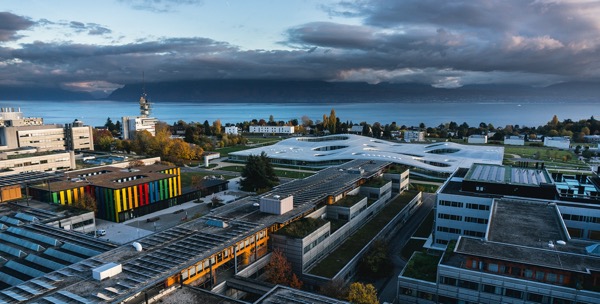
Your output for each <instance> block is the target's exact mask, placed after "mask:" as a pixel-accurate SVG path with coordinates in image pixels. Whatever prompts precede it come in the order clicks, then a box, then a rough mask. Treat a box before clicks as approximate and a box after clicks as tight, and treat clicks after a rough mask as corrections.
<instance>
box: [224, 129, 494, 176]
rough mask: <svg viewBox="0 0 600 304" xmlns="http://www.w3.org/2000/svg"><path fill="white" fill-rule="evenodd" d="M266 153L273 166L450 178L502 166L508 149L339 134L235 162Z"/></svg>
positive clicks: (240, 155) (285, 144)
mask: <svg viewBox="0 0 600 304" xmlns="http://www.w3.org/2000/svg"><path fill="white" fill-rule="evenodd" d="M262 152H265V153H266V154H267V156H268V157H269V158H270V159H271V161H272V163H273V164H282V165H291V166H302V167H313V168H323V167H328V166H332V165H337V164H340V163H344V162H347V161H349V160H353V159H370V160H382V161H389V162H394V163H398V164H402V165H406V166H409V167H410V168H411V173H417V174H418V173H421V174H423V175H428V176H440V177H442V176H448V174H450V173H452V172H454V171H455V170H456V169H457V168H470V167H471V165H472V164H474V163H484V164H497V165H501V164H502V159H503V157H504V148H503V147H496V146H487V145H486V146H473V145H461V144H457V143H452V142H439V143H432V144H409V143H399V142H390V141H385V140H381V139H375V138H371V137H365V136H360V135H351V134H339V135H330V136H323V137H295V138H289V139H286V140H283V141H280V142H278V143H277V144H274V145H271V146H266V147H260V148H255V149H249V150H244V151H239V152H234V153H230V154H229V157H230V159H231V160H232V161H245V160H246V158H247V157H248V156H249V155H259V154H261V153H262Z"/></svg>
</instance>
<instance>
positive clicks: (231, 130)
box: [225, 126, 240, 135]
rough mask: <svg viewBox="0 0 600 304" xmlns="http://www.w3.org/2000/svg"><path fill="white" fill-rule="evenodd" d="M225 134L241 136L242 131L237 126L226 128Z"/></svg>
mask: <svg viewBox="0 0 600 304" xmlns="http://www.w3.org/2000/svg"><path fill="white" fill-rule="evenodd" d="M225 134H230V135H239V134H240V129H239V128H238V127H236V126H230V127H225Z"/></svg>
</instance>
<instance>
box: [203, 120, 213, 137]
mask: <svg viewBox="0 0 600 304" xmlns="http://www.w3.org/2000/svg"><path fill="white" fill-rule="evenodd" d="M204 135H206V136H211V135H212V132H211V130H210V124H209V123H208V120H205V121H204Z"/></svg>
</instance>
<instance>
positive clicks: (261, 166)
mask: <svg viewBox="0 0 600 304" xmlns="http://www.w3.org/2000/svg"><path fill="white" fill-rule="evenodd" d="M278 184H279V178H278V177H277V176H276V175H275V170H274V169H273V166H272V165H271V161H270V160H269V158H268V157H267V154H266V153H265V152H264V151H263V152H262V153H261V154H260V155H259V156H256V155H250V156H248V162H247V163H246V166H245V167H244V169H243V170H242V178H241V180H240V186H242V190H244V191H267V190H270V189H271V188H273V187H274V186H276V185H278Z"/></svg>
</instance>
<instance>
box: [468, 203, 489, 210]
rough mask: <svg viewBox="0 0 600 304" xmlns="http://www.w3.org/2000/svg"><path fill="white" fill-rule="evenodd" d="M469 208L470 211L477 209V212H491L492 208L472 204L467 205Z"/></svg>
mask: <svg viewBox="0 0 600 304" xmlns="http://www.w3.org/2000/svg"><path fill="white" fill-rule="evenodd" d="M467 208H468V209H475V210H488V211H489V210H490V206H488V205H480V204H472V203H467Z"/></svg>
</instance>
